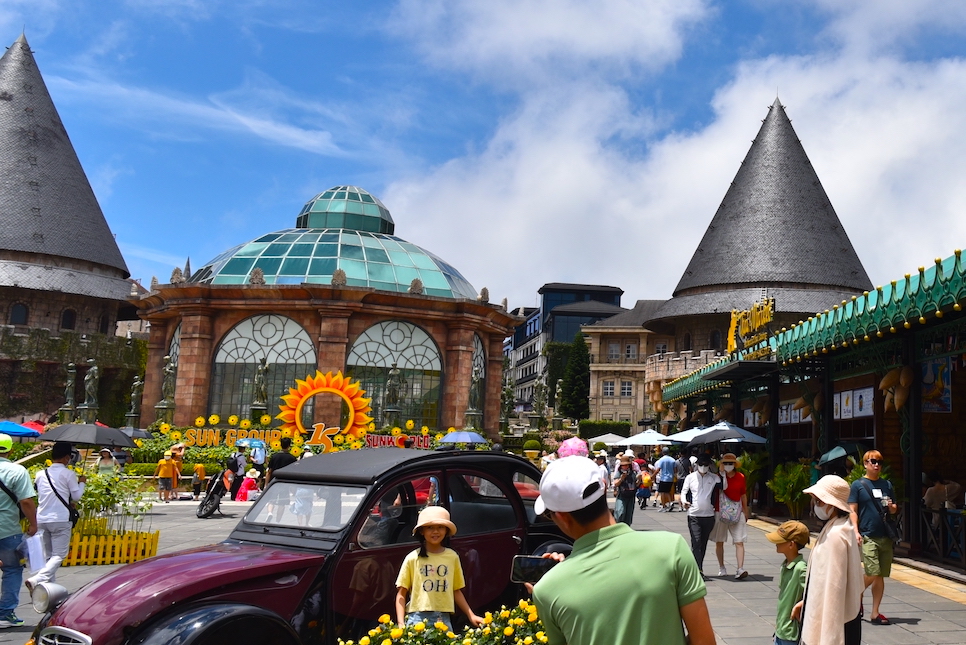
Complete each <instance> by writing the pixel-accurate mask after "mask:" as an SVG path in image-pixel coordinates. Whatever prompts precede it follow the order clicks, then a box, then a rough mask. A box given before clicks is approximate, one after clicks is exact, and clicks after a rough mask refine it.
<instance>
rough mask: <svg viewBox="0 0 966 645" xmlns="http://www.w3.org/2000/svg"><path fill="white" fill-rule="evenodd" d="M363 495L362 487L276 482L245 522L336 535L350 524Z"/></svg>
mask: <svg viewBox="0 0 966 645" xmlns="http://www.w3.org/2000/svg"><path fill="white" fill-rule="evenodd" d="M365 495H366V489H365V488H363V487H361V486H337V485H326V484H310V483H302V482H299V483H290V482H282V481H276V482H273V483H272V485H271V486H269V487H268V490H266V491H265V492H264V493H263V494H262V496H261V497H259V498H258V501H256V502H255V505H254V506H252V508H251V510H249V511H248V513H247V514H246V515H245V521H246V522H248V523H250V524H268V525H275V526H290V527H304V528H311V529H321V530H323V531H338V530H339V529H341V528H342V527H344V526H345V525H346V524H348V523H349V521H350V520H351V519H352V516H353V515H355V512H356V509H357V508H358V506H359V504H361V503H362V500H363V498H364V497H365Z"/></svg>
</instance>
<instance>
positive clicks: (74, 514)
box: [44, 470, 80, 526]
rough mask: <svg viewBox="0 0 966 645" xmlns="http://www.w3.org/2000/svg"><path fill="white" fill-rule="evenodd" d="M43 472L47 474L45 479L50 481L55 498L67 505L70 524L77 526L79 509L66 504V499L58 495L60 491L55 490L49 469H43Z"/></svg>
mask: <svg viewBox="0 0 966 645" xmlns="http://www.w3.org/2000/svg"><path fill="white" fill-rule="evenodd" d="M44 474H45V475H47V481H48V482H50V490H52V491H54V495H56V496H57V499H59V500H60V503H61V504H63V505H64V506H66V507H67V513H68V514H69V516H70V525H71V526H77V522H78V520H80V511H78V510H77V509H76V508H74V507H73V506H71V505H70V504H68V503H67V501H66V500H65V499H64V498H63V497H61V496H60V493H58V492H57V487H56V486H54V480H53V479H51V478H50V471H49V470H44ZM68 494H69V493H68Z"/></svg>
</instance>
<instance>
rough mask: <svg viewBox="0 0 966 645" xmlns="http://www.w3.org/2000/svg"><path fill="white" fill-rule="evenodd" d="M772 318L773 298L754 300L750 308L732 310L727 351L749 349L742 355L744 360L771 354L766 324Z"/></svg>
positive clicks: (773, 310)
mask: <svg viewBox="0 0 966 645" xmlns="http://www.w3.org/2000/svg"><path fill="white" fill-rule="evenodd" d="M774 319H775V299H774V298H765V299H764V300H763V301H762V302H756V303H755V304H753V305H752V306H751V308H750V309H744V310H742V311H738V310H733V311H732V312H731V327H730V328H729V329H728V353H729V354H734V353H735V352H738V351H742V350H750V351H748V352H747V353H745V354H743V355H742V358H743V359H745V360H754V359H757V358H764V357H766V356H769V355H771V348H770V347H769V346H768V336H769V333H768V324H769V323H770V322H771V321H772V320H774ZM756 346H758V347H756Z"/></svg>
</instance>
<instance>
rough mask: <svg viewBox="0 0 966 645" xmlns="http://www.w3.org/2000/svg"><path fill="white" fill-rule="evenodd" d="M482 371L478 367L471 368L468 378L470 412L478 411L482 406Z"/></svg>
mask: <svg viewBox="0 0 966 645" xmlns="http://www.w3.org/2000/svg"><path fill="white" fill-rule="evenodd" d="M482 389H483V370H482V369H480V367H479V366H476V367H474V368H473V376H471V377H470V410H476V411H479V410H480V409H481V405H482V398H483V397H482V392H481V390H482Z"/></svg>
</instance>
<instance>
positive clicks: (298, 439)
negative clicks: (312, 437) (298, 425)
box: [292, 434, 305, 446]
mask: <svg viewBox="0 0 966 645" xmlns="http://www.w3.org/2000/svg"><path fill="white" fill-rule="evenodd" d="M292 443H294V444H295V445H296V446H301V445H302V444H303V443H305V439H303V438H302V435H301V434H297V435H295V436H294V437H292Z"/></svg>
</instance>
